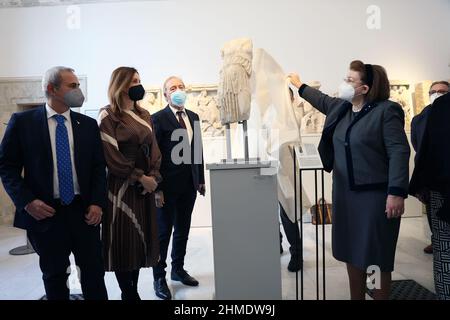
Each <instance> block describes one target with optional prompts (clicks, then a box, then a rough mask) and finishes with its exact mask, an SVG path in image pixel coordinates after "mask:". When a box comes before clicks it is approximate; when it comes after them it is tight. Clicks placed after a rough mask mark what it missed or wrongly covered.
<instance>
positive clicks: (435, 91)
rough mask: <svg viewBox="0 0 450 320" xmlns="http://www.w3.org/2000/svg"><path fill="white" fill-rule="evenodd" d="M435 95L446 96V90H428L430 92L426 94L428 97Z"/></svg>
mask: <svg viewBox="0 0 450 320" xmlns="http://www.w3.org/2000/svg"><path fill="white" fill-rule="evenodd" d="M435 93H440V94H446V93H448V90H430V92H428V94H429V95H430V96H431V95H432V94H435Z"/></svg>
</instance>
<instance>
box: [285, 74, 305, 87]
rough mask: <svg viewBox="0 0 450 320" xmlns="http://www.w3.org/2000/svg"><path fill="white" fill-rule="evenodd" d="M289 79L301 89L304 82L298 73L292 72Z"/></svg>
mask: <svg viewBox="0 0 450 320" xmlns="http://www.w3.org/2000/svg"><path fill="white" fill-rule="evenodd" d="M288 78H289V80H290V81H291V83H292V85H293V86H295V87H296V88H297V89H299V88H300V87H301V86H302V84H303V82H302V81H301V80H300V77H299V75H298V74H296V73H290V74H289V75H288Z"/></svg>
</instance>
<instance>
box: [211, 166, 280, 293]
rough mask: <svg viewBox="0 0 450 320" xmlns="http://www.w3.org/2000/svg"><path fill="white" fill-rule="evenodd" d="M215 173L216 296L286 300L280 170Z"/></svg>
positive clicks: (219, 169)
mask: <svg viewBox="0 0 450 320" xmlns="http://www.w3.org/2000/svg"><path fill="white" fill-rule="evenodd" d="M207 169H208V170H210V181H211V207H212V231H213V245H214V275H215V290H216V291H215V297H216V299H218V300H244V299H248V300H267V299H271V300H272V299H276V300H280V299H281V297H282V296H281V265H280V251H279V250H280V243H279V242H280V238H279V224H278V221H279V220H278V200H277V183H276V170H275V169H274V168H273V167H271V165H270V164H261V163H253V164H237V163H234V164H213V165H207Z"/></svg>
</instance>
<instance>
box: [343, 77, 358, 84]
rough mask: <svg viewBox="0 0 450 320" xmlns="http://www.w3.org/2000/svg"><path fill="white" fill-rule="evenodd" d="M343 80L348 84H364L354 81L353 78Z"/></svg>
mask: <svg viewBox="0 0 450 320" xmlns="http://www.w3.org/2000/svg"><path fill="white" fill-rule="evenodd" d="M343 80H344V81H345V82H347V83H354V84H358V83H362V81H355V80H353V78H350V77H345V78H344V79H343Z"/></svg>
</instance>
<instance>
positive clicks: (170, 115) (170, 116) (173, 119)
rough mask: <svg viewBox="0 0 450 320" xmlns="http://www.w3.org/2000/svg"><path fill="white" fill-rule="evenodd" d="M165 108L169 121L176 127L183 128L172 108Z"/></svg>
mask: <svg viewBox="0 0 450 320" xmlns="http://www.w3.org/2000/svg"><path fill="white" fill-rule="evenodd" d="M164 110H165V111H166V113H167V118H168V119H169V121H170V122H171V123H172V125H173V126H174V127H175V128H181V124H180V123H179V122H178V119H177V118H176V117H175V115H174V114H173V112H172V109H170V107H169V106H167V107H166V108H165V109H164Z"/></svg>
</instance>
